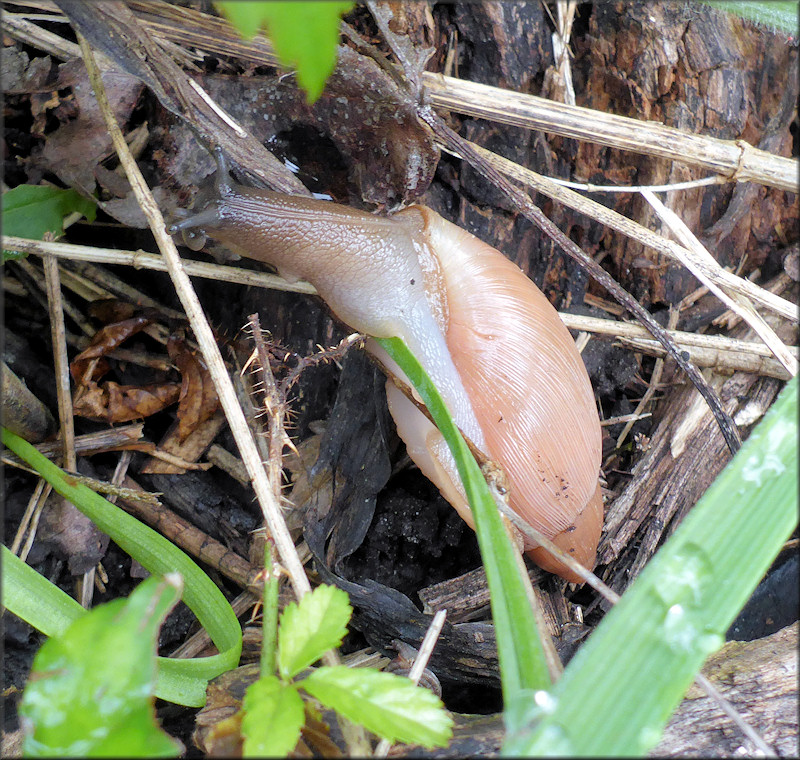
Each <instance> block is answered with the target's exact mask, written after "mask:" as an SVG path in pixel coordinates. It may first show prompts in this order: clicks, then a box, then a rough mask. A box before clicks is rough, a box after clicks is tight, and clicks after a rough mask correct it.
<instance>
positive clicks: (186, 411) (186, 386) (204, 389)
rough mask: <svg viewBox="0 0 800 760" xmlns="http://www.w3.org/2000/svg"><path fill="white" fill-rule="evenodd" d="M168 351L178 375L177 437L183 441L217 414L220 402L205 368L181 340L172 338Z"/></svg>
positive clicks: (168, 344)
mask: <svg viewBox="0 0 800 760" xmlns="http://www.w3.org/2000/svg"><path fill="white" fill-rule="evenodd" d="M167 351H168V352H169V357H170V359H172V361H173V362H174V363H175V366H176V367H177V368H178V370H180V373H181V394H180V402H179V403H178V437H179V439H180V440H181V441H183V440H185V439H186V437H187V436H188V435H189V434H190V433H191V432H192V431H193V430H195V429H196V428H197V427H198V426H199V425H200V424H201V423H203V422H205V421H206V420H207V419H209V418H210V417H211V416H212V415H213V414H214V412H216V411H217V409H218V408H219V398H218V397H217V391H216V389H215V388H214V383H213V382H212V380H211V374H210V373H209V371H208V368H207V367H206V366H205V364H204V363H203V361H202V359H201V358H200V357H199V356H198V355H197V354H196V353H194V352H193V351H190V350H189V349H188V347H187V345H186V342H185V341H184V340H183V339H181V338H177V337H174V336H173V337H171V338H170V340H169V342H168V343H167Z"/></svg>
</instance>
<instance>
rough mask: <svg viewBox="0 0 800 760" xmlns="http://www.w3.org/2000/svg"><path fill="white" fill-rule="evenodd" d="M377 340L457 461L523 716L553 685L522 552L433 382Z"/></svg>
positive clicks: (514, 698) (402, 348) (507, 691)
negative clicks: (526, 704) (525, 704)
mask: <svg viewBox="0 0 800 760" xmlns="http://www.w3.org/2000/svg"><path fill="white" fill-rule="evenodd" d="M376 340H377V342H378V343H380V345H381V346H383V348H384V349H385V350H386V352H387V353H388V354H389V356H391V357H392V359H394V360H395V361H396V362H397V364H398V365H399V366H400V368H401V369H402V370H403V372H405V374H406V376H407V377H408V378H409V380H410V382H411V383H412V385H413V386H414V387H415V388H416V389H417V392H418V393H419V394H420V396H421V397H422V400H423V401H424V402H425V406H427V407H428V410H429V411H430V413H431V416H432V417H433V419H434V422H435V423H436V426H437V427H438V428H439V430H440V431H441V433H442V435H443V436H444V439H445V441H447V445H448V446H449V447H450V451H451V452H452V453H453V457H454V458H455V460H456V465H457V466H458V474H459V475H460V477H461V482H462V483H463V484H464V490H465V491H466V493H467V498H468V499H469V504H470V509H471V510H472V515H473V517H474V518H475V533H476V534H477V536H478V545H479V546H480V550H481V559H482V560H483V565H484V567H485V568H486V579H487V582H488V585H489V592H490V598H491V605H492V618H493V620H494V628H495V634H496V637H497V655H498V659H499V661H500V673H501V676H502V685H503V700H504V703H505V708H506V717H507V719H508V717H509V716H512V717H513V716H516V715H518V714H519V712H520V709H521V708H520V703H521V702H522V701H526V700H527V699H528V698H529V695H530V694H531V693H532V692H534V691H536V690H539V689H545V688H547V687H549V685H550V677H549V674H548V670H547V663H546V660H545V656H544V650H543V648H542V644H541V641H540V639H539V635H538V631H537V627H536V620H535V618H534V615H533V610H532V609H531V605H530V602H529V601H528V597H527V593H526V591H525V586H524V585H523V581H522V578H521V577H520V574H519V565H518V563H517V558H516V557H515V554H514V553H515V551H516V550H515V549H514V548H513V547H512V546H511V541H510V540H509V538H508V534H507V533H506V530H505V528H504V527H503V523H502V521H501V519H500V514H499V513H498V511H497V506H496V505H495V503H494V500H493V499H492V496H491V494H490V493H489V489H488V487H487V485H486V481H485V480H484V477H483V475H482V473H481V470H480V468H479V467H478V464H477V462H476V461H475V458H474V457H473V456H472V454H471V453H470V450H469V448H468V447H467V444H466V443H465V441H464V438H463V437H462V435H461V433H460V432H459V430H458V427H457V426H456V424H455V423H454V422H453V419H452V418H451V417H450V414H449V412H448V411H447V406H446V405H445V403H444V401H443V400H442V397H441V396H440V395H439V392H438V391H437V390H436V387H435V386H434V384H433V383H432V382H431V379H430V378H429V377H428V375H427V373H426V372H425V370H424V369H423V368H422V366H421V365H420V363H419V362H418V361H417V359H416V358H415V357H414V355H413V354H412V353H411V352H410V351H409V350H408V348H407V347H406V345H405V344H404V343H403V341H402V340H400V339H399V338H380V339H376Z"/></svg>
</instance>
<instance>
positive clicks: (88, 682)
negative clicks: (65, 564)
mask: <svg viewBox="0 0 800 760" xmlns="http://www.w3.org/2000/svg"><path fill="white" fill-rule="evenodd" d="M180 592H181V579H180V577H179V576H174V575H173V576H170V577H168V578H155V577H153V578H149V579H148V580H146V581H144V582H143V583H142V584H141V585H140V586H139V587H138V588H137V589H136V590H135V591H134V592H133V593H132V594H131V596H130V597H129V598H128V599H118V600H116V601H114V602H110V603H108V604H103V605H100V606H99V607H96V608H95V609H93V610H92V611H91V612H89V613H87V614H86V615H83V616H82V617H81V618H80V619H78V620H76V621H75V622H74V623H72V625H70V626H69V628H68V629H67V630H66V631H65V632H64V633H63V635H61V636H57V637H54V638H51V639H48V640H47V641H46V642H45V643H44V645H43V646H42V648H41V649H40V650H39V652H38V653H37V655H36V657H35V659H34V661H33V669H32V672H31V676H30V678H29V679H28V684H27V686H26V687H25V692H24V694H23V697H22V702H21V704H20V709H19V712H20V717H21V722H22V725H23V728H24V731H25V740H24V752H25V754H26V755H32V756H36V757H41V756H50V757H54V756H55V757H59V756H63V757H66V756H84V757H101V756H102V757H109V756H110V757H121V756H132V755H133V756H138V757H155V756H162V757H163V756H165V755H167V756H170V757H175V756H177V755H178V754H179V753H180V744H179V743H177V742H175V741H174V740H173V739H171V738H170V737H169V736H168V735H167V734H165V733H164V732H163V731H161V729H160V728H159V727H158V725H157V724H156V719H155V710H154V697H153V695H154V690H155V682H156V641H157V638H158V631H159V628H160V626H161V623H162V622H163V621H164V618H166V616H167V614H168V613H169V611H170V610H171V609H172V607H174V606H175V604H177V602H178V600H179V599H180ZM110 653H113V654H111V655H110Z"/></svg>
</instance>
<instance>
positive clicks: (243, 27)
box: [215, 2, 353, 103]
mask: <svg viewBox="0 0 800 760" xmlns="http://www.w3.org/2000/svg"><path fill="white" fill-rule="evenodd" d="M215 5H216V7H217V8H218V9H219V10H220V12H221V13H223V14H224V15H225V16H226V17H227V18H228V19H229V20H230V22H231V23H232V24H233V25H234V26H235V27H236V28H237V29H238V30H239V32H240V33H241V34H242V36H243V37H245V38H250V37H253V36H254V35H255V34H256V33H257V32H258V31H259V29H261V28H262V27H264V26H266V27H267V29H268V33H269V38H270V40H271V42H272V45H273V47H274V48H275V53H276V54H277V55H278V58H279V59H280V61H281V63H282V64H283V65H284V66H286V67H287V68H296V69H297V81H298V83H299V84H300V86H301V87H302V88H303V89H304V90H305V91H306V96H307V98H308V101H309V102H310V103H313V102H314V101H315V100H316V99H317V98H318V97H319V96H320V95H321V94H322V89H323V87H324V86H325V80H326V79H327V78H328V77H329V76H330V74H331V72H332V71H333V69H334V67H335V66H336V49H337V46H338V43H339V22H340V20H341V16H342V14H343V13H346V12H347V11H349V10H350V8H352V7H353V3H352V2H266V3H264V2H248V3H239V2H217V3H215Z"/></svg>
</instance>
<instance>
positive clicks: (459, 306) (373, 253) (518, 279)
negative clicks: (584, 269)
mask: <svg viewBox="0 0 800 760" xmlns="http://www.w3.org/2000/svg"><path fill="white" fill-rule="evenodd" d="M217 185H218V190H219V198H218V199H216V200H214V201H212V202H211V203H210V204H209V205H207V206H206V207H205V208H204V209H202V210H201V211H200V212H199V213H197V214H195V215H194V216H191V217H189V218H188V219H185V220H183V221H182V222H179V223H178V224H176V225H173V227H172V228H171V230H170V231H171V232H178V231H181V230H200V231H202V232H203V233H207V234H209V235H211V236H212V237H214V238H215V239H217V240H219V241H220V242H222V243H223V244H225V245H227V246H229V247H230V248H231V249H233V250H235V251H236V252H238V253H241V254H242V255H245V256H247V257H249V258H252V259H257V260H259V261H263V262H266V263H269V264H271V265H273V266H274V267H276V268H277V270H278V272H279V273H280V274H281V275H282V276H283V277H285V278H287V279H289V280H297V279H304V280H307V281H308V282H310V283H311V284H312V285H313V286H314V287H315V288H316V289H317V291H318V293H319V295H320V296H321V297H322V298H323V300H324V301H325V302H326V303H327V304H328V306H329V307H330V309H331V310H332V311H333V313H334V314H335V315H336V316H337V317H338V318H339V319H340V320H342V321H343V322H344V323H346V324H347V325H349V326H350V327H351V328H353V329H355V330H358V331H359V332H363V333H366V334H367V335H370V336H373V337H376V338H388V337H399V338H401V339H402V340H403V341H404V342H405V343H406V345H407V346H408V348H409V349H410V350H411V351H412V352H413V353H414V354H415V355H416V356H417V358H418V359H419V361H420V363H421V364H422V365H423V367H424V368H425V370H426V371H427V372H428V374H429V375H430V376H431V378H432V380H433V381H434V383H435V384H436V386H437V388H438V389H439V392H440V393H441V394H442V396H443V397H444V399H445V402H446V403H447V405H448V408H449V410H450V413H451V414H452V416H453V418H454V420H455V422H456V424H457V425H458V426H459V427H460V428H461V430H462V431H463V432H464V434H465V435H466V436H467V437H468V438H470V440H471V441H472V442H473V443H474V444H475V445H476V446H477V447H478V448H479V449H481V450H482V451H483V452H484V453H486V454H487V456H488V457H489V458H490V459H491V460H492V461H494V462H496V463H497V464H498V465H500V466H501V467H502V469H503V470H504V472H505V474H506V476H507V479H508V483H509V504H510V506H511V508H512V509H513V510H514V511H515V512H517V514H519V515H520V516H521V517H522V518H523V519H524V520H525V521H526V522H528V523H529V524H531V525H532V526H534V527H535V528H537V529H538V530H539V531H541V532H542V533H543V534H544V535H545V536H547V537H548V538H550V539H551V540H552V541H554V543H556V544H557V545H559V546H560V547H561V548H562V549H564V550H565V551H567V552H569V553H570V554H571V555H572V556H573V557H574V558H575V559H576V560H578V561H579V562H580V563H581V564H583V565H587V566H589V567H590V568H591V567H592V566H593V563H594V557H595V552H596V548H597V543H598V540H599V536H600V530H601V527H602V520H603V506H602V498H601V495H600V488H599V484H598V474H599V470H600V456H601V435H600V425H599V420H598V416H597V409H596V406H595V402H594V396H593V392H592V388H591V384H590V382H589V378H588V375H587V374H586V369H585V367H584V364H583V360H582V359H581V357H580V354H579V353H578V351H577V349H576V348H575V344H574V341H573V340H572V337H571V336H570V334H569V331H568V330H567V328H566V327H565V326H564V324H563V323H562V322H561V320H560V319H559V317H558V313H557V312H556V310H555V309H554V308H553V306H552V305H551V304H550V302H549V301H548V300H547V298H546V297H545V296H544V294H543V293H542V292H541V291H540V290H539V289H538V288H537V287H536V286H535V285H534V284H533V282H531V280H530V279H529V278H528V277H527V276H526V275H525V274H524V273H523V272H522V271H521V270H520V269H519V268H518V267H517V266H516V265H515V264H513V263H512V262H510V261H509V260H508V259H506V258H505V257H504V256H503V255H502V254H501V253H500V252H499V251H497V250H496V249H494V248H492V247H491V246H489V245H487V244H485V243H483V242H482V241H480V240H478V239H477V238H475V237H474V236H473V235H470V234H469V233H468V232H466V231H464V230H462V229H460V228H459V227H457V226H455V225H453V224H451V223H450V222H448V221H446V220H445V219H443V218H442V217H441V216H439V215H438V214H437V213H436V212H434V211H433V210H431V209H429V208H427V207H425V206H411V207H409V208H407V209H404V210H403V211H400V212H399V213H397V214H394V215H393V216H391V217H377V216H374V215H372V214H370V213H367V212H364V211H359V210H357V209H352V208H349V207H346V206H340V205H338V204H334V203H331V202H328V201H321V200H315V199H309V198H302V197H295V196H286V195H281V194H278V193H273V192H270V191H267V190H261V189H256V188H246V187H241V186H238V185H233V184H231V183H230V182H229V181H228V180H227V179H226V177H225V176H223V172H222V171H220V172H218V182H217ZM367 349H368V350H369V351H371V352H372V353H373V354H375V355H376V356H377V357H378V358H380V359H381V361H382V362H383V363H384V364H386V365H388V366H390V367H392V368H393V369H395V370H397V368H396V367H394V364H393V362H392V361H391V360H390V359H389V357H388V356H387V355H386V354H385V353H384V352H383V350H382V349H381V348H380V346H378V344H377V343H375V342H371V341H370V342H368V345H367ZM397 372H398V374H400V375H401V376H402V373H400V372H399V370H397ZM387 399H388V402H389V409H390V411H391V413H392V416H393V417H394V419H395V422H396V424H397V429H398V433H399V434H400V437H401V438H402V439H403V440H404V442H405V443H406V447H407V449H408V453H409V456H410V457H411V458H412V460H414V461H415V463H416V464H417V465H418V466H419V467H420V469H421V470H422V472H423V473H424V474H425V475H426V476H427V477H428V478H429V479H430V480H432V481H433V482H434V483H435V484H436V485H437V486H438V487H439V489H440V491H441V492H442V494H443V495H444V496H445V498H446V499H447V500H448V501H449V502H450V503H451V504H452V505H453V506H454V507H455V508H456V509H457V510H458V511H459V513H460V514H461V516H462V517H464V519H465V520H466V521H467V522H468V523H469V524H470V525H473V522H472V516H471V513H470V511H469V507H468V505H467V503H466V499H465V496H464V492H463V489H462V486H461V483H460V480H459V478H458V474H457V471H456V467H455V462H454V461H453V459H452V455H451V454H450V452H449V450H448V449H447V446H446V444H445V442H444V440H443V438H442V436H441V434H440V433H439V431H438V430H437V429H436V428H435V427H434V426H433V425H432V424H431V423H430V421H429V420H428V419H427V418H426V417H425V416H424V415H423V414H422V413H421V412H420V411H419V410H418V409H417V408H416V406H415V405H414V404H413V403H412V402H411V401H409V400H408V399H407V398H406V397H405V396H404V395H403V394H402V393H401V392H400V391H399V389H397V387H396V386H395V385H394V383H392V382H388V383H387ZM473 527H474V526H473ZM525 548H526V551H527V552H528V554H529V556H531V558H532V559H533V560H534V561H535V562H536V563H537V564H539V565H540V566H541V567H543V568H544V569H546V570H549V571H550V572H555V573H557V574H559V575H562V576H563V577H565V578H567V579H569V580H573V581H577V582H580V579H579V577H578V576H576V575H575V574H574V573H572V572H571V571H569V570H568V569H567V568H566V567H565V566H564V565H563V564H562V563H560V562H558V561H556V560H554V559H552V558H551V557H550V555H549V554H547V553H546V552H545V551H544V550H543V549H542V548H541V547H537V546H535V545H533V544H530V543H526V546H525Z"/></svg>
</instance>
